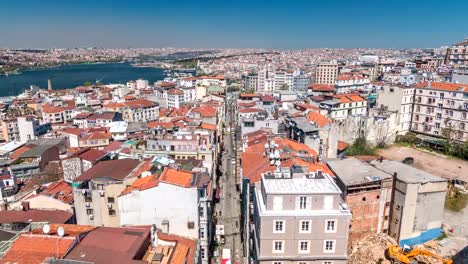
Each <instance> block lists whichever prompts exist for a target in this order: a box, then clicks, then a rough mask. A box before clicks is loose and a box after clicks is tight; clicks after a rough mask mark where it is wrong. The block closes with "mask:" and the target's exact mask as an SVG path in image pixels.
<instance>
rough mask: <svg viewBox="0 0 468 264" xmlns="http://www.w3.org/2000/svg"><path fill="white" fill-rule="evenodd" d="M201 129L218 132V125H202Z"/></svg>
mask: <svg viewBox="0 0 468 264" xmlns="http://www.w3.org/2000/svg"><path fill="white" fill-rule="evenodd" d="M200 127H201V128H203V129H208V130H212V131H216V125H213V124H207V123H201V125H200Z"/></svg>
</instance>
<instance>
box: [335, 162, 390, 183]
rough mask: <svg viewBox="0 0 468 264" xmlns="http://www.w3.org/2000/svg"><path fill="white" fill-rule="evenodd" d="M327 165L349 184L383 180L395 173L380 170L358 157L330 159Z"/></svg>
mask: <svg viewBox="0 0 468 264" xmlns="http://www.w3.org/2000/svg"><path fill="white" fill-rule="evenodd" d="M327 165H328V167H330V169H332V171H333V172H334V173H335V175H336V176H337V177H339V178H340V180H341V181H342V182H343V183H344V184H345V185H347V186H351V185H356V184H362V183H366V182H369V181H378V180H383V179H387V178H391V177H392V175H393V173H391V174H389V173H387V172H385V171H382V170H379V169H377V168H376V167H374V166H371V165H370V164H368V163H367V162H362V161H360V160H358V159H356V158H346V159H342V160H338V159H337V160H329V161H327Z"/></svg>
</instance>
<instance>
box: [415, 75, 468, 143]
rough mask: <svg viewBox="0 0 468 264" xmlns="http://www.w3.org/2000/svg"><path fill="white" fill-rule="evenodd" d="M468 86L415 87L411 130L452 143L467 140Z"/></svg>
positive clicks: (439, 83) (418, 85) (426, 85)
mask: <svg viewBox="0 0 468 264" xmlns="http://www.w3.org/2000/svg"><path fill="white" fill-rule="evenodd" d="M467 95H468V85H466V84H455V83H441V82H424V83H420V84H417V85H416V90H415V95H414V108H413V119H412V127H411V130H412V131H414V132H417V133H423V134H428V135H434V136H442V137H446V138H450V139H452V140H458V141H466V140H467V139H468V96H467Z"/></svg>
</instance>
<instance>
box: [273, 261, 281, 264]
mask: <svg viewBox="0 0 468 264" xmlns="http://www.w3.org/2000/svg"><path fill="white" fill-rule="evenodd" d="M273 264H283V262H281V261H273Z"/></svg>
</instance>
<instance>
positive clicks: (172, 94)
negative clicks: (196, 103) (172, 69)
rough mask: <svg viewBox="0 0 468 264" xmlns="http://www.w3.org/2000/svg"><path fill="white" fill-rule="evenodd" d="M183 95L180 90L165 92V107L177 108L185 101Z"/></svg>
mask: <svg viewBox="0 0 468 264" xmlns="http://www.w3.org/2000/svg"><path fill="white" fill-rule="evenodd" d="M184 99H185V93H184V92H183V91H182V90H180V89H175V88H173V89H170V90H169V91H167V107H169V108H173V107H175V108H179V107H180V106H181V105H182V104H183V103H184V102H185V101H184Z"/></svg>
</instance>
